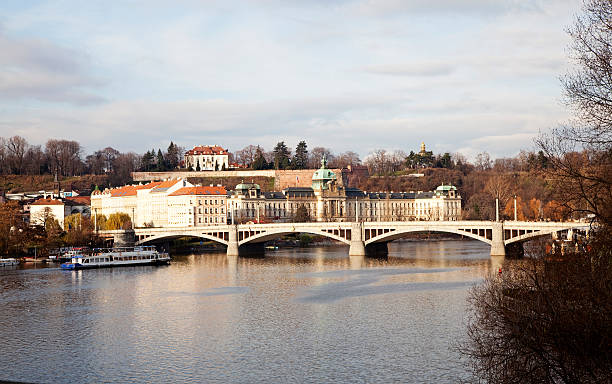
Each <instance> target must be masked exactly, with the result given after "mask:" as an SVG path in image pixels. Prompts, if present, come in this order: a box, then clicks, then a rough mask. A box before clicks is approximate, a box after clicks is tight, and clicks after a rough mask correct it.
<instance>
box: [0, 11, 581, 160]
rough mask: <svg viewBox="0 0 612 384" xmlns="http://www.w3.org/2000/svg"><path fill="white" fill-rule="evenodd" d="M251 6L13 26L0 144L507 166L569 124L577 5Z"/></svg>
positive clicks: (98, 14) (18, 19)
mask: <svg viewBox="0 0 612 384" xmlns="http://www.w3.org/2000/svg"><path fill="white" fill-rule="evenodd" d="M239 4H240V5H236V4H228V3H224V2H206V3H205V4H203V3H201V2H198V1H188V2H181V3H178V4H173V5H169V4H168V3H165V2H155V1H154V2H138V1H137V2H129V3H122V4H120V5H117V4H116V5H113V6H112V10H110V11H109V13H108V14H112V17H106V16H103V15H107V12H102V11H101V10H100V8H101V7H102V8H103V6H101V5H96V4H93V3H84V4H82V5H81V6H80V7H79V8H78V10H76V11H75V9H74V6H73V5H71V4H70V2H66V3H44V2H43V3H42V4H41V5H40V6H37V7H34V8H33V9H23V10H21V11H20V12H18V13H13V14H11V13H5V26H6V31H5V32H2V33H0V48H4V47H6V48H7V52H8V54H7V55H5V56H2V55H0V68H2V69H3V71H2V73H1V74H0V93H1V94H3V96H0V108H2V109H1V110H2V111H3V113H2V115H0V136H9V135H12V134H14V133H13V132H19V134H22V135H23V136H25V137H27V138H28V139H29V140H31V141H32V142H35V143H39V142H40V141H46V139H48V138H51V137H67V138H74V139H78V140H80V141H82V142H83V144H85V145H86V146H87V147H88V148H89V149H91V150H95V149H98V148H99V147H105V146H108V145H110V146H115V147H117V148H118V149H121V150H135V151H138V152H144V151H145V150H147V149H150V148H151V147H156V148H157V147H166V146H167V144H168V142H169V141H170V140H173V141H175V142H178V143H181V144H183V145H186V146H189V145H191V144H193V143H206V142H212V143H218V144H222V145H225V146H228V147H230V149H237V148H241V147H243V146H245V145H248V144H262V145H264V146H266V147H267V148H271V147H272V146H273V145H274V144H275V143H276V142H277V141H281V140H285V141H286V142H287V143H288V144H290V145H295V144H296V143H297V141H298V140H301V139H306V141H307V142H308V144H309V146H310V147H313V146H319V145H323V146H326V147H331V148H332V149H334V150H335V151H345V150H354V151H356V152H359V153H360V154H361V155H362V156H364V155H366V154H367V153H368V152H369V151H371V150H373V149H375V148H390V149H392V148H400V149H404V150H406V151H410V150H411V149H415V150H416V149H418V144H420V142H421V141H423V140H424V141H426V143H427V145H428V147H430V148H432V149H434V150H436V151H449V152H455V151H457V150H458V149H459V148H463V149H465V150H466V151H468V152H470V153H471V152H474V151H475V152H476V153H478V152H482V151H483V150H489V152H491V153H492V154H495V155H499V156H507V155H510V154H514V153H516V152H518V150H519V149H520V148H523V147H528V146H530V145H531V142H530V140H529V139H528V138H530V137H533V136H534V135H536V134H537V132H538V131H539V130H540V129H546V128H549V127H551V126H554V125H555V124H557V123H558V122H559V121H562V120H563V119H564V118H565V117H566V114H565V112H564V111H563V109H562V108H561V107H560V105H559V103H558V99H559V98H560V94H561V90H560V85H559V82H558V76H559V75H560V74H562V73H563V70H564V66H565V62H566V60H565V54H566V52H565V47H566V46H567V37H566V36H565V33H564V32H563V28H564V27H565V26H566V25H567V24H568V23H569V22H571V17H572V12H574V11H576V10H577V9H578V1H577V0H567V1H565V0H558V1H555V0H537V1H536V0H533V1H528V2H524V1H518V0H503V1H502V0H500V1H499V2H498V1H489V0H486V1H485V0H466V1H452V0H441V1H420V0H419V1H393V0H384V1H334V2H323V1H322V2H315V3H314V4H313V3H312V2H300V1H293V2H280V1H276V0H270V1H267V2H263V3H253V2H243V3H239ZM145 5H146V6H145ZM1 10H2V6H1V5H0V11H1ZM3 22H4V21H3ZM26 36H28V37H26ZM2 44H4V45H2ZM98 79H108V82H107V83H104V84H103V85H104V87H102V84H100V81H99V80H98ZM101 98H104V99H106V100H107V102H105V103H101V104H88V105H85V106H83V105H79V106H75V105H74V104H77V103H87V102H95V101H98V100H99V99H101ZM31 100H36V101H37V100H43V101H59V102H60V103H57V104H54V103H43V106H41V105H39V104H40V103H36V102H31ZM510 133H511V135H512V138H508V139H507V140H503V139H500V140H497V139H495V138H499V137H505V136H507V135H509V134H510ZM483 138H489V139H488V140H489V141H486V140H485V141H483ZM521 140H525V142H521ZM478 146H483V147H485V148H481V149H479V148H478ZM487 147H490V148H487Z"/></svg>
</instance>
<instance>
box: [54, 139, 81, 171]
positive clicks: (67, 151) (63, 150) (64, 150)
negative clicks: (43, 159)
mask: <svg viewBox="0 0 612 384" xmlns="http://www.w3.org/2000/svg"><path fill="white" fill-rule="evenodd" d="M81 152H82V149H81V145H80V144H79V143H78V142H76V141H69V140H55V139H51V140H48V141H47V144H46V145H45V154H46V155H47V158H48V159H49V166H50V170H51V173H54V174H58V175H62V176H73V175H75V174H78V173H80V172H81V171H82V168H83V162H82V161H81Z"/></svg>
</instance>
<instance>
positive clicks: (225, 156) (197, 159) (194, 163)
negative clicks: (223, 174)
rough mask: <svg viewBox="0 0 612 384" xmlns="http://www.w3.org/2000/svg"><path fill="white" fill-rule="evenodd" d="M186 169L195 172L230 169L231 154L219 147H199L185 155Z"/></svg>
mask: <svg viewBox="0 0 612 384" xmlns="http://www.w3.org/2000/svg"><path fill="white" fill-rule="evenodd" d="M185 167H186V168H188V169H191V170H194V171H224V170H227V169H229V152H228V151H227V149H224V148H222V147H220V146H218V145H198V146H196V147H193V149H190V150H189V151H187V152H186V153H185Z"/></svg>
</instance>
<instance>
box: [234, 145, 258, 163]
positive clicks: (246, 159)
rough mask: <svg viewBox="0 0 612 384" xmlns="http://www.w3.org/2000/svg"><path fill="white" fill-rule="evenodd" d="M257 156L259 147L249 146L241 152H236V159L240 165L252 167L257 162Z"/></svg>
mask: <svg viewBox="0 0 612 384" xmlns="http://www.w3.org/2000/svg"><path fill="white" fill-rule="evenodd" d="M256 154H257V146H255V145H247V146H246V147H244V148H242V149H241V150H239V151H236V154H235V158H236V161H237V162H238V163H240V164H242V165H246V166H248V167H250V166H251V164H253V162H254V161H255V155H256Z"/></svg>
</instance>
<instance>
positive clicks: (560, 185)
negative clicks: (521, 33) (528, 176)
mask: <svg viewBox="0 0 612 384" xmlns="http://www.w3.org/2000/svg"><path fill="white" fill-rule="evenodd" d="M568 32H569V34H570V36H571V37H572V40H573V44H572V47H571V52H572V55H571V59H572V61H573V62H574V64H576V66H575V69H574V70H573V71H571V72H569V73H568V74H567V75H566V76H565V77H564V79H563V85H564V87H565V92H566V100H567V103H568V105H569V106H571V107H573V109H574V112H575V118H574V120H572V121H571V122H570V124H568V125H566V126H563V127H560V128H558V129H555V130H553V131H552V132H551V133H549V134H545V135H542V136H541V137H540V138H539V139H538V140H537V143H538V145H539V147H540V148H541V149H542V152H543V154H544V155H545V156H546V158H547V164H548V167H547V168H546V170H545V171H546V172H547V174H548V175H549V177H550V178H551V179H552V180H553V182H554V186H555V191H557V192H560V193H559V194H558V197H559V199H560V200H561V201H563V202H564V204H565V205H566V207H568V208H570V209H572V210H574V211H578V212H581V213H582V214H591V215H593V216H594V217H595V218H597V219H599V220H600V221H601V222H605V223H610V222H612V62H611V60H610V58H611V57H612V3H611V2H610V1H608V0H585V1H584V14H583V15H581V16H578V17H577V18H576V22H575V24H574V26H573V27H572V28H570V29H569V31H568Z"/></svg>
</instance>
